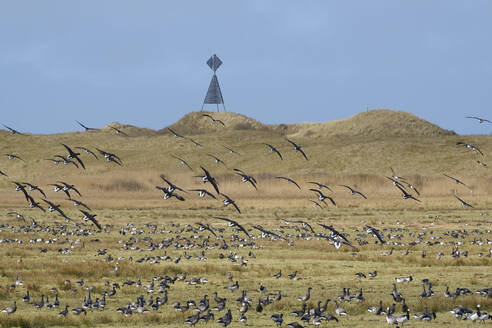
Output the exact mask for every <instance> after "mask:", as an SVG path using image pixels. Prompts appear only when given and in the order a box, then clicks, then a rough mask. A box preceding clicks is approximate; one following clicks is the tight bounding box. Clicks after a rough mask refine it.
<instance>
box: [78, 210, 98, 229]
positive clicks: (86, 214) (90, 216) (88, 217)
mask: <svg viewBox="0 0 492 328" xmlns="http://www.w3.org/2000/svg"><path fill="white" fill-rule="evenodd" d="M79 211H80V212H82V214H84V217H83V218H82V220H84V221H86V222H87V221H89V220H90V221H92V223H94V225H95V226H96V227H97V228H98V229H99V230H102V227H101V225H100V224H99V222H97V220H96V219H95V217H96V216H97V214H90V213H89V212H87V211H84V210H79Z"/></svg>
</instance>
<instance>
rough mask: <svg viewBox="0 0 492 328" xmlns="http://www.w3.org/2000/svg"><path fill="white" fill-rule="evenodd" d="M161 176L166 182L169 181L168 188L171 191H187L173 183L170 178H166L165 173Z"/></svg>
mask: <svg viewBox="0 0 492 328" xmlns="http://www.w3.org/2000/svg"><path fill="white" fill-rule="evenodd" d="M160 177H161V179H162V180H163V181H164V182H165V183H167V184H168V185H169V188H167V190H168V191H169V192H173V191H175V190H179V191H182V192H186V191H185V190H184V189H182V188H180V187H178V186H176V185H175V184H173V183H171V181H169V180H168V179H166V177H165V176H164V174H161V175H160Z"/></svg>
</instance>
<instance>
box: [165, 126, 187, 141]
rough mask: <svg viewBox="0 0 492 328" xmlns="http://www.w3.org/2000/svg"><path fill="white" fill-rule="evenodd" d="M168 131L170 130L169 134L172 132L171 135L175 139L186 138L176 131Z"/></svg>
mask: <svg viewBox="0 0 492 328" xmlns="http://www.w3.org/2000/svg"><path fill="white" fill-rule="evenodd" d="M167 129H168V130H169V132H171V134H172V135H173V136H174V137H175V138H183V139H184V137H183V136H182V135H181V134H179V133H177V132H176V131H174V130H172V129H171V128H167Z"/></svg>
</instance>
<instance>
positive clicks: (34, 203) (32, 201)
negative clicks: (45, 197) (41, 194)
mask: <svg viewBox="0 0 492 328" xmlns="http://www.w3.org/2000/svg"><path fill="white" fill-rule="evenodd" d="M27 201H28V202H29V204H28V206H29V208H36V207H37V208H39V209H40V210H41V211H43V212H46V210H45V209H44V208H43V207H42V206H41V205H40V204H39V203H38V202H36V201H35V200H34V198H32V197H31V196H30V195H27Z"/></svg>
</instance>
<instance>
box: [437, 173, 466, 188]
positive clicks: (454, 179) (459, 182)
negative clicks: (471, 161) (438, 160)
mask: <svg viewBox="0 0 492 328" xmlns="http://www.w3.org/2000/svg"><path fill="white" fill-rule="evenodd" d="M443 175H444V176H445V177H448V178H450V179H451V180H453V181H454V183H456V184H460V185H463V186H465V187H467V188H468V189H470V187H468V186H467V185H466V184H465V183H464V182H462V181H461V180H459V179H456V178H454V177H452V176H449V175H447V174H446V173H443Z"/></svg>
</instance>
